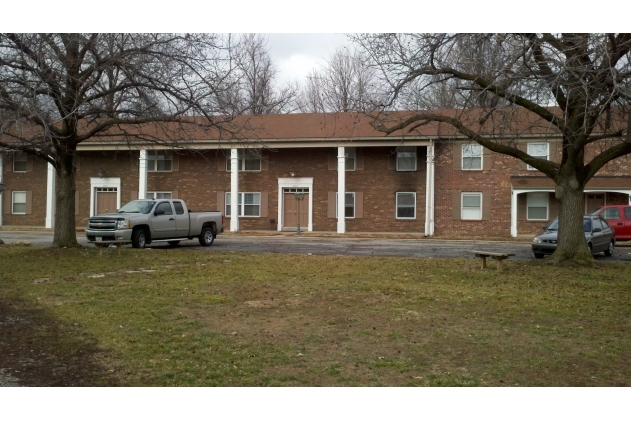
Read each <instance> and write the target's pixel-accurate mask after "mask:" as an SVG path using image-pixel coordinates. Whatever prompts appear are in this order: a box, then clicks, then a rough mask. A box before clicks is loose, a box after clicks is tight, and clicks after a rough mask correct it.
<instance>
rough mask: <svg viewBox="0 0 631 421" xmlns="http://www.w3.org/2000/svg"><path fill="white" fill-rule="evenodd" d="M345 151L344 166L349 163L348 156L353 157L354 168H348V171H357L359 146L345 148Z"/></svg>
mask: <svg viewBox="0 0 631 421" xmlns="http://www.w3.org/2000/svg"><path fill="white" fill-rule="evenodd" d="M344 153H345V155H346V161H345V164H344V166H346V163H348V158H353V168H352V169H350V168H346V171H356V170H357V148H345V151H344ZM349 193H350V192H349Z"/></svg>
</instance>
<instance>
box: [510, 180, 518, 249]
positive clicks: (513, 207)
mask: <svg viewBox="0 0 631 421" xmlns="http://www.w3.org/2000/svg"><path fill="white" fill-rule="evenodd" d="M510 235H511V237H517V192H516V191H515V190H513V189H511V196H510Z"/></svg>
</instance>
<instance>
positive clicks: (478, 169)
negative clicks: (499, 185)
mask: <svg viewBox="0 0 631 421" xmlns="http://www.w3.org/2000/svg"><path fill="white" fill-rule="evenodd" d="M465 146H479V147H480V156H479V157H478V156H465V155H464V151H465ZM461 148H462V149H461V151H460V169H462V170H463V171H482V170H483V169H484V148H483V147H482V145H480V144H473V143H463V144H462V147H461ZM465 158H480V168H465V166H464V159H465Z"/></svg>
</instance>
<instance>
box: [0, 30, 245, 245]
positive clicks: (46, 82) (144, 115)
mask: <svg viewBox="0 0 631 421" xmlns="http://www.w3.org/2000/svg"><path fill="white" fill-rule="evenodd" d="M222 45H223V44H222V39H221V37H218V36H215V35H198V34H187V35H169V34H2V35H0V116H1V117H2V120H1V121H0V130H1V133H0V147H2V148H5V149H8V150H14V151H23V152H26V153H28V154H30V155H33V156H36V157H39V158H41V159H43V160H45V161H47V162H49V163H50V164H52V166H53V167H54V168H55V171H56V175H57V182H56V214H55V234H54V239H53V245H54V246H58V247H63V246H74V245H76V244H77V242H76V236H75V219H74V213H75V212H74V203H75V166H74V158H75V155H76V151H77V146H78V145H79V144H80V143H81V142H84V141H86V140H88V139H91V138H94V137H100V138H107V136H116V137H117V138H119V139H120V138H123V139H126V140H128V141H131V140H145V141H152V142H164V143H169V144H175V142H178V141H181V140H185V139H186V138H187V137H186V136H187V135H186V128H187V127H188V126H189V125H192V124H197V125H199V124H201V125H203V126H205V127H214V128H221V127H223V126H222V125H225V124H227V122H228V121H230V118H229V117H230V112H232V111H234V110H233V109H232V108H225V107H222V103H221V101H219V100H218V98H221V97H222V96H224V93H225V92H227V91H229V90H230V89H231V85H232V83H233V80H232V79H231V75H232V71H233V68H232V66H231V61H230V59H229V58H230V54H229V53H230V52H229V51H227V50H226V49H225V48H223V46H222ZM192 116H195V117H196V118H193V117H192ZM200 117H201V118H200ZM167 124H168V125H169V126H168V128H167V127H166V125H167ZM147 126H151V127H150V130H146V128H147ZM160 127H162V128H163V130H162V132H161V133H160V134H159V135H158V134H156V133H158V132H159V131H160Z"/></svg>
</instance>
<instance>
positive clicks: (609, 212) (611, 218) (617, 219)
mask: <svg viewBox="0 0 631 421" xmlns="http://www.w3.org/2000/svg"><path fill="white" fill-rule="evenodd" d="M601 216H602V217H603V218H604V219H606V220H607V222H608V223H609V226H611V228H613V229H614V231H615V232H616V233H615V236H616V240H620V239H621V237H622V236H623V235H624V220H623V219H622V215H620V209H619V208H607V209H605V210H604V211H603V212H602V214H601Z"/></svg>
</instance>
